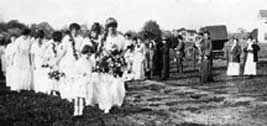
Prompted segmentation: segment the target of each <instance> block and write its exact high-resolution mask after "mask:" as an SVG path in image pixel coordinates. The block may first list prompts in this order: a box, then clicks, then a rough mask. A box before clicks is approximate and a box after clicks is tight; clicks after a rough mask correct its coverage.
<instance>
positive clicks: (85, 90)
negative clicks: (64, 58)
mask: <svg viewBox="0 0 267 126" xmlns="http://www.w3.org/2000/svg"><path fill="white" fill-rule="evenodd" d="M93 53H94V49H93V47H91V46H89V45H85V46H84V48H83V49H82V51H81V57H80V58H79V60H78V61H77V62H76V63H75V66H73V67H75V71H74V73H73V74H74V79H73V95H74V97H75V98H74V116H80V115H82V114H83V108H84V106H85V102H86V105H91V104H92V98H93V85H92V84H93V83H91V80H92V69H93V61H91V60H90V57H91V55H92V54H93Z"/></svg>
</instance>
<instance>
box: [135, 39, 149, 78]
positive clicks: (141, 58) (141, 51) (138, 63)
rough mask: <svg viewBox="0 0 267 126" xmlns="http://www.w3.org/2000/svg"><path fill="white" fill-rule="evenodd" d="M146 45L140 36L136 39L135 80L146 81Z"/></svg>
mask: <svg viewBox="0 0 267 126" xmlns="http://www.w3.org/2000/svg"><path fill="white" fill-rule="evenodd" d="M145 52H146V50H145V44H144V43H143V41H142V38H141V37H140V36H138V37H137V38H136V45H135V49H134V60H133V66H132V67H133V68H132V69H133V73H134V79H135V80H143V79H145Z"/></svg>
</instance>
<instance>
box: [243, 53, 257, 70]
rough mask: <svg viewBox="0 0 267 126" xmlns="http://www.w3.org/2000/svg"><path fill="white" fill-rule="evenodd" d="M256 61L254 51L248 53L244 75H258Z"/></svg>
mask: <svg viewBox="0 0 267 126" xmlns="http://www.w3.org/2000/svg"><path fill="white" fill-rule="evenodd" d="M256 69H257V66H256V62H254V55H253V54H252V53H248V54H247V60H246V64H245V70H244V75H256V74H257V71H256Z"/></svg>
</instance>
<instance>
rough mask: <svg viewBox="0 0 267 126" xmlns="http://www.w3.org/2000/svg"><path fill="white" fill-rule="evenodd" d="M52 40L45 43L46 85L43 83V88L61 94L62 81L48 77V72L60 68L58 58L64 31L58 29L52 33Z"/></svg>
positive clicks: (45, 90) (44, 66)
mask: <svg viewBox="0 0 267 126" xmlns="http://www.w3.org/2000/svg"><path fill="white" fill-rule="evenodd" d="M52 38H53V39H52V40H50V41H48V42H47V44H46V45H45V48H46V49H45V52H44V61H43V68H44V83H45V84H44V85H42V87H41V89H42V91H43V92H45V93H48V94H52V95H59V91H60V88H59V87H60V82H59V81H57V80H53V79H50V78H49V77H48V73H49V72H51V71H52V70H56V69H59V68H58V67H59V66H58V62H57V60H58V59H57V58H58V55H59V52H60V43H61V41H62V33H61V32H59V31H56V32H54V33H53V34H52Z"/></svg>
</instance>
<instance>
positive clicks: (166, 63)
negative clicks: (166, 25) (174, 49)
mask: <svg viewBox="0 0 267 126" xmlns="http://www.w3.org/2000/svg"><path fill="white" fill-rule="evenodd" d="M161 50H162V63H163V64H162V79H167V78H169V68H170V56H169V50H170V41H169V40H167V42H166V43H164V44H163V46H162V48H161Z"/></svg>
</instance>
